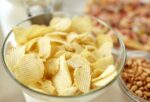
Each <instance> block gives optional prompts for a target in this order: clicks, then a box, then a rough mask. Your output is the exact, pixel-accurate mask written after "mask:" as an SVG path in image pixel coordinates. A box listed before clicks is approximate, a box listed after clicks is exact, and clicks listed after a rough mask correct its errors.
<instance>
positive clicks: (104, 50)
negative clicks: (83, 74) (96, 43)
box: [93, 42, 113, 58]
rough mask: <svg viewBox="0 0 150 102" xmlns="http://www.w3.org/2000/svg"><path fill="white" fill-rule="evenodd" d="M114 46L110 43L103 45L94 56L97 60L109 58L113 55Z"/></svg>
mask: <svg viewBox="0 0 150 102" xmlns="http://www.w3.org/2000/svg"><path fill="white" fill-rule="evenodd" d="M112 48H113V46H112V44H111V43H110V42H105V43H103V44H102V45H101V46H100V47H99V49H98V50H95V51H94V52H93V54H94V55H95V56H96V57H97V58H102V57H107V56H109V55H111V54H112Z"/></svg>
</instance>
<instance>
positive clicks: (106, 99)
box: [0, 0, 130, 102]
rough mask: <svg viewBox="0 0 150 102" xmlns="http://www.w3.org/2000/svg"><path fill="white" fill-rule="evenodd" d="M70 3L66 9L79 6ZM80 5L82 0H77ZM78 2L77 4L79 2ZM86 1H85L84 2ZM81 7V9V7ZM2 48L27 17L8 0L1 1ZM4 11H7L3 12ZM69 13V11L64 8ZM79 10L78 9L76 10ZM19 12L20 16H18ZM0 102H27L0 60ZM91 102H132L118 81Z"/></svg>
mask: <svg viewBox="0 0 150 102" xmlns="http://www.w3.org/2000/svg"><path fill="white" fill-rule="evenodd" d="M66 1H68V2H67V3H66V4H65V7H70V8H74V7H76V6H77V5H70V3H71V2H72V1H73V0H66ZM77 1H78V3H79V1H80V0H77ZM77 1H76V2H77ZM83 1H85V0H83ZM83 5H84V3H83V2H81V3H80V4H79V5H78V10H79V8H80V9H82V10H83V8H82V7H83ZM79 6H80V7H79ZM0 8H1V9H0V10H1V11H0V25H1V26H0V47H1V46H2V42H3V38H4V36H6V34H7V33H8V31H9V30H10V28H11V27H12V26H14V25H15V24H16V23H18V22H19V21H21V20H23V19H24V18H26V17H27V14H26V12H25V9H24V8H23V7H22V6H21V5H19V4H17V3H12V2H8V1H6V0H1V1H0ZM3 9H5V10H4V11H3ZM63 10H65V11H67V10H68V9H66V8H64V9H63ZM76 10H77V9H76ZM18 12H19V14H18ZM0 90H1V92H0V102H10V101H11V102H25V99H24V97H23V94H22V92H21V89H20V87H19V86H18V85H16V83H15V82H13V81H12V79H11V78H10V77H9V76H8V74H7V73H6V71H5V70H4V68H3V66H2V61H1V59H0ZM91 102H130V101H129V99H128V98H127V97H126V96H125V95H124V94H123V92H122V91H121V89H120V88H119V86H118V83H117V81H116V82H115V83H114V84H113V85H112V86H111V87H110V88H109V89H108V90H107V91H106V92H105V93H104V94H102V95H101V96H100V97H98V98H96V99H94V100H92V101H91Z"/></svg>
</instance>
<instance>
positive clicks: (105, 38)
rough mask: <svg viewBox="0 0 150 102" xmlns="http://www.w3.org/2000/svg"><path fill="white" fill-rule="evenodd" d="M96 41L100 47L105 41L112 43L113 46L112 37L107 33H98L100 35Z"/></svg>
mask: <svg viewBox="0 0 150 102" xmlns="http://www.w3.org/2000/svg"><path fill="white" fill-rule="evenodd" d="M96 42H97V45H98V47H100V46H101V45H102V44H104V43H105V42H109V43H110V44H111V46H113V41H112V38H111V37H110V36H109V35H106V34H100V35H98V37H97V38H96Z"/></svg>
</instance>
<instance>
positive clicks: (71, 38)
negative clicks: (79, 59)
mask: <svg viewBox="0 0 150 102" xmlns="http://www.w3.org/2000/svg"><path fill="white" fill-rule="evenodd" d="M76 38H78V34H77V33H75V32H71V33H69V34H68V35H67V42H72V41H74V40H75V39H76Z"/></svg>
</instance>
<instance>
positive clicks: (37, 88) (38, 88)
mask: <svg viewBox="0 0 150 102" xmlns="http://www.w3.org/2000/svg"><path fill="white" fill-rule="evenodd" d="M28 87H29V88H30V89H32V90H34V91H37V92H41V93H44V94H47V93H46V92H45V91H44V90H42V89H41V88H40V87H37V86H35V85H32V86H31V85H30V86H28Z"/></svg>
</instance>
